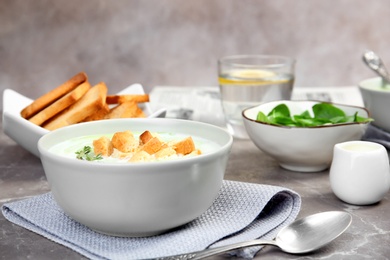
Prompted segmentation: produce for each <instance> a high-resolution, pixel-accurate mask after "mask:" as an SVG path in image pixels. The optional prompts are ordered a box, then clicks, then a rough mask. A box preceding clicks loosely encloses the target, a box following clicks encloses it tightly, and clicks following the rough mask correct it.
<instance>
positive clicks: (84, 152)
mask: <svg viewBox="0 0 390 260" xmlns="http://www.w3.org/2000/svg"><path fill="white" fill-rule="evenodd" d="M76 158H77V159H79V160H86V161H96V160H101V159H103V157H102V155H101V154H98V155H94V154H93V152H92V148H91V146H84V148H83V149H80V150H79V151H77V152H76Z"/></svg>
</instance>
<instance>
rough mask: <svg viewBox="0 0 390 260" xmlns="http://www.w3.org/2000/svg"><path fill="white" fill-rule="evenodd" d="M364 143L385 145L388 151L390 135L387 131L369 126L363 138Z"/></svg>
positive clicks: (389, 148)
mask: <svg viewBox="0 0 390 260" xmlns="http://www.w3.org/2000/svg"><path fill="white" fill-rule="evenodd" d="M362 140H363V141H370V142H375V143H379V144H381V145H383V146H384V147H386V149H388V150H390V133H388V132H386V131H385V130H383V129H381V128H379V127H376V126H374V125H373V124H369V125H368V127H367V130H366V132H365V133H364V135H363V137H362Z"/></svg>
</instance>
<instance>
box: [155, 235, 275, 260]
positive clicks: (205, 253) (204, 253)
mask: <svg viewBox="0 0 390 260" xmlns="http://www.w3.org/2000/svg"><path fill="white" fill-rule="evenodd" d="M260 245H273V246H277V245H276V243H275V241H268V240H260V239H255V240H251V241H245V242H239V243H235V244H231V245H226V246H220V247H216V248H208V249H205V250H201V251H198V252H192V253H188V254H182V255H174V256H168V257H162V258H157V259H158V260H189V259H191V260H197V259H202V258H205V257H209V256H213V255H217V254H220V253H223V252H228V251H230V250H234V249H239V248H244V247H250V246H260Z"/></svg>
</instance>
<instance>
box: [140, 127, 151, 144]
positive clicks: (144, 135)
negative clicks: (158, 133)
mask: <svg viewBox="0 0 390 260" xmlns="http://www.w3.org/2000/svg"><path fill="white" fill-rule="evenodd" d="M152 138H153V135H152V134H151V133H150V132H149V131H148V130H146V131H145V132H143V133H142V134H141V135H140V136H139V142H140V144H141V145H142V144H146V143H147V142H148V141H149V140H150V139H152Z"/></svg>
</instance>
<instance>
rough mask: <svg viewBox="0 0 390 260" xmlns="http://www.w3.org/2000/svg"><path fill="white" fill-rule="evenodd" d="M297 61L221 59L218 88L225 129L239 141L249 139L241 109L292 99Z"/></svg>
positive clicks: (269, 57) (245, 57) (282, 58)
mask: <svg viewBox="0 0 390 260" xmlns="http://www.w3.org/2000/svg"><path fill="white" fill-rule="evenodd" d="M294 67H295V60H294V59H293V58H290V57H285V56H276V55H236V56H227V57H223V58H221V59H219V60H218V77H219V88H220V93H221V102H222V108H223V111H224V114H225V119H226V126H227V129H228V130H229V132H230V133H231V134H232V135H233V136H234V137H236V138H240V139H247V138H249V137H248V135H247V133H246V130H245V126H244V123H243V120H242V110H244V109H245V108H248V107H251V106H255V105H259V104H260V103H263V102H268V101H274V100H289V99H291V93H292V89H293V84H294Z"/></svg>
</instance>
